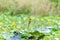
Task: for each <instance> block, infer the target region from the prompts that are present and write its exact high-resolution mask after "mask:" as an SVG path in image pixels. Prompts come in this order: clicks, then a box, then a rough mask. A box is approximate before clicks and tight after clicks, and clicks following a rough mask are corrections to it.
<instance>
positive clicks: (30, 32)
mask: <svg viewBox="0 0 60 40" xmlns="http://www.w3.org/2000/svg"><path fill="white" fill-rule="evenodd" d="M29 17H30V15H23V14H22V15H20V16H11V15H3V14H1V15H0V34H1V35H2V34H3V33H4V32H7V35H6V36H8V37H10V36H11V35H13V32H14V31H20V32H21V33H22V39H23V40H25V39H32V40H37V39H39V38H41V37H42V38H41V39H42V40H47V39H48V40H50V39H51V40H52V39H55V37H56V36H58V35H59V33H60V32H59V30H60V24H59V23H60V17H59V16H31V17H30V18H31V23H30V25H29V27H28V23H29ZM40 27H42V29H43V30H44V31H43V30H42V29H39V28H40ZM46 27H48V29H49V30H50V31H51V33H50V34H49V35H48V34H46V33H47V32H46V31H45V30H47V29H46ZM49 27H52V28H49ZM40 31H42V32H40ZM54 35H55V36H54ZM1 37H3V38H2V40H4V36H1ZM32 37H33V38H32ZM53 37H54V38H53ZM58 38H59V37H58Z"/></svg>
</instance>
